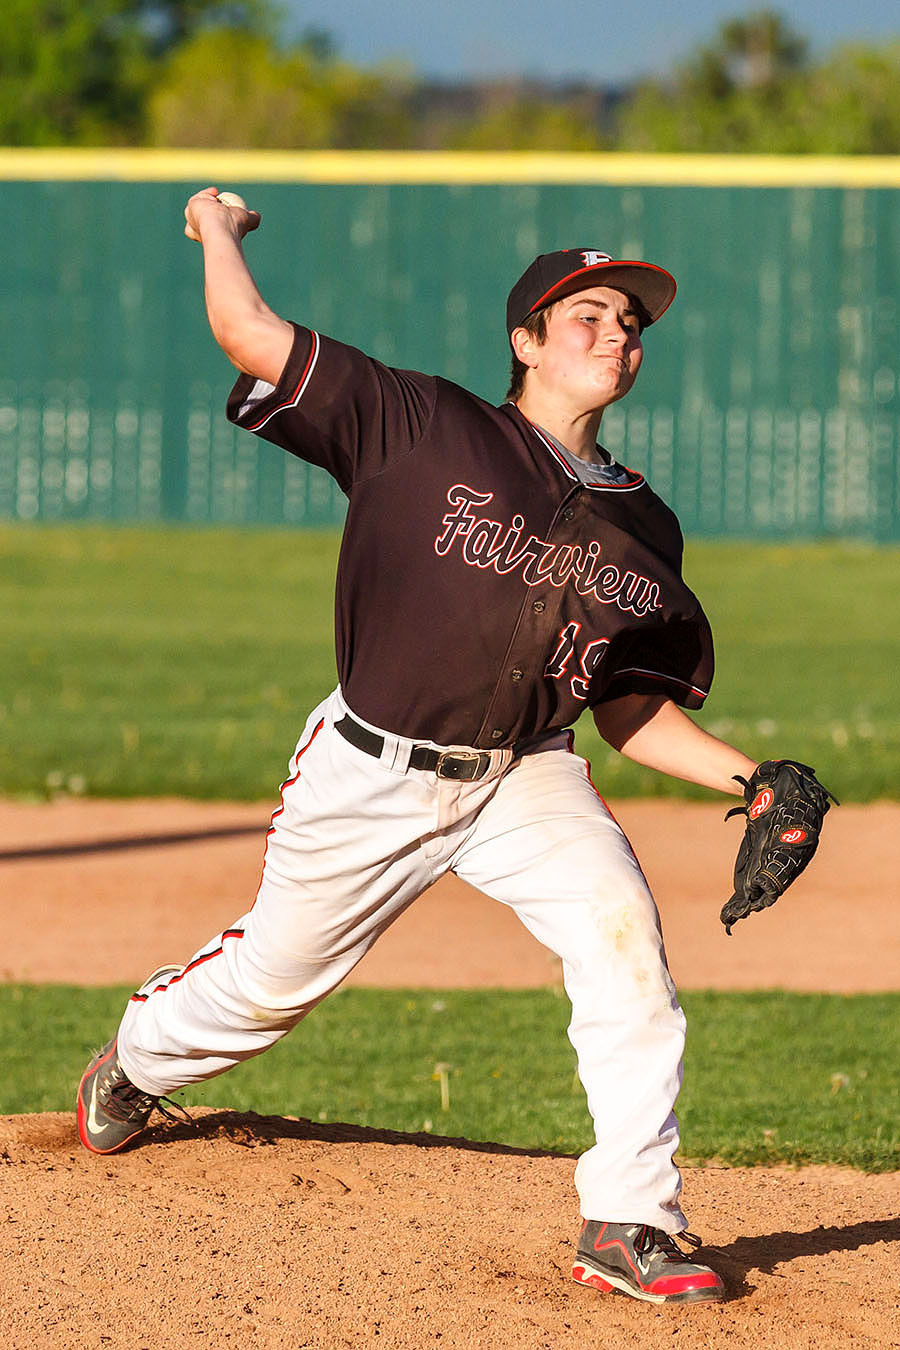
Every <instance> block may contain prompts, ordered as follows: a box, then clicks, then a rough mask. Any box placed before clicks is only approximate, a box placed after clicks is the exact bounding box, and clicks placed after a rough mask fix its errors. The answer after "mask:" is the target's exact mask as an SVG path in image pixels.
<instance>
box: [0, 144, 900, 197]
mask: <svg viewBox="0 0 900 1350" xmlns="http://www.w3.org/2000/svg"><path fill="white" fill-rule="evenodd" d="M0 179H5V180H7V181H14V180H18V181H23V180H26V181H54V180H68V181H78V180H81V181H85V182H87V181H94V182H96V181H104V180H105V181H123V182H127V181H133V182H185V183H191V184H194V185H196V186H197V187H205V186H206V185H207V184H210V183H214V184H216V185H217V186H225V185H226V184H234V183H235V182H242V183H251V182H252V183H534V184H540V183H570V184H573V185H579V186H583V185H589V184H598V185H599V184H609V185H612V186H618V185H620V184H629V183H631V184H641V185H644V186H648V187H652V186H664V185H668V186H672V187H679V186H680V187H859V188H863V187H887V188H896V187H900V155H883V156H879V155H843V156H838V155H634V154H590V153H568V154H532V153H529V152H527V151H522V152H509V153H502V154H495V153H491V152H464V153H458V152H455V151H437V150H436V151H418V150H411V151H405V150H396V151H371V150H149V149H147V150H144V149H142V150H108V149H102V150H92V149H18V148H8V149H0Z"/></svg>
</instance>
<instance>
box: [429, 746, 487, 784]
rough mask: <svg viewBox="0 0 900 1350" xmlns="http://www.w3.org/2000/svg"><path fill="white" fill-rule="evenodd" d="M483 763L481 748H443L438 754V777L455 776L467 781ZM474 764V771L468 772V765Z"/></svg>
mask: <svg viewBox="0 0 900 1350" xmlns="http://www.w3.org/2000/svg"><path fill="white" fill-rule="evenodd" d="M480 763H481V751H479V750H442V751H441V753H440V754H439V755H438V762H437V766H436V768H435V770H434V771H435V773H436V774H437V776H438V778H455V779H458V780H459V781H461V782H467V781H468V780H469V779H472V778H474V777H475V776H476V772H477V769H478V766H479V764H480ZM470 764H472V765H473V766H474V771H473V772H472V773H466V772H465V769H466V768H467V767H468V765H470Z"/></svg>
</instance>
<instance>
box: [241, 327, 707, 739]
mask: <svg viewBox="0 0 900 1350" xmlns="http://www.w3.org/2000/svg"><path fill="white" fill-rule="evenodd" d="M228 416H229V418H230V420H231V421H233V422H235V423H236V424H237V425H238V426H240V427H243V428H246V429H247V430H249V431H253V432H255V433H256V434H257V435H259V436H262V437H265V438H266V439H267V440H269V441H272V442H273V443H274V444H275V445H278V446H280V447H282V449H284V450H287V451H289V452H290V453H291V454H294V455H297V456H299V457H300V458H301V459H304V460H306V461H308V462H309V463H312V464H317V465H320V466H321V467H322V468H324V469H327V470H328V472H329V473H331V474H332V475H333V476H334V478H335V479H336V481H337V483H338V484H339V486H340V487H341V489H342V490H343V491H344V493H345V494H346V495H347V498H348V501H349V506H348V511H347V519H346V524H345V527H344V535H343V541H342V545H341V553H340V560H339V564H338V574H337V585H336V599H335V606H336V641H337V665H338V675H339V679H340V683H341V688H342V692H343V695H344V697H345V699H346V701H347V704H348V706H349V707H350V709H351V710H352V711H353V712H355V713H356V714H357V715H358V716H359V717H361V718H362V719H363V720H364V721H367V722H369V723H371V724H372V725H374V726H376V727H381V728H383V729H384V730H387V731H391V732H394V733H395V734H397V735H401V736H407V737H411V738H413V739H419V740H430V741H434V742H436V743H437V744H439V745H464V746H475V747H477V748H480V749H497V748H502V747H506V746H512V745H514V744H515V743H516V742H517V741H520V740H523V739H526V738H530V737H533V736H539V735H541V734H542V733H544V732H547V731H550V730H553V729H557V728H562V727H567V726H570V725H571V724H572V723H573V722H575V721H576V720H577V718H578V717H579V716H580V714H581V713H582V712H583V711H584V709H585V708H587V707H594V706H596V705H597V704H599V703H601V702H603V701H604V700H607V699H614V698H618V697H620V696H622V695H624V694H628V693H633V692H655V693H664V694H667V695H669V696H670V697H671V698H672V699H673V700H674V701H675V702H677V703H680V704H682V705H683V706H685V707H687V708H697V707H700V705H701V704H702V702H703V699H704V698H705V696H706V693H707V690H708V688H709V683H710V680H711V678H712V672H713V651H712V639H711V636H710V631H709V625H708V623H707V621H706V618H705V616H704V614H703V611H702V609H701V608H700V605H699V603H698V601H697V599H696V597H695V596H694V595H693V594H692V592H691V591H690V590H689V589H688V588H687V586H686V585H685V584H684V581H683V580H682V577H681V559H682V547H683V541H682V536H681V531H680V529H679V526H678V522H677V520H676V518H675V516H674V514H673V513H672V511H670V510H669V508H668V507H667V506H666V505H665V504H664V503H663V502H662V501H661V500H660V498H659V497H657V496H656V494H655V493H654V492H653V491H651V489H650V487H649V486H648V484H647V483H646V481H645V480H644V478H643V477H642V476H641V475H640V474H638V473H634V472H631V471H626V472H623V473H621V474H619V475H618V476H617V481H615V482H604V483H598V484H585V483H582V482H580V481H579V480H578V477H577V475H576V474H575V473H573V471H572V469H571V468H570V467H569V465H568V464H567V463H566V461H565V459H564V457H563V456H562V455H561V454H560V453H559V451H558V450H557V449H556V448H555V447H554V445H553V443H552V441H551V440H550V439H549V438H548V437H547V436H546V435H544V434H543V433H542V432H541V430H540V429H539V428H537V427H536V426H535V425H534V424H533V423H531V422H529V421H528V419H527V418H526V417H525V416H524V415H523V414H522V413H521V412H520V411H519V409H518V408H517V407H516V406H515V404H513V403H505V404H503V405H502V406H500V407H494V406H493V405H492V404H490V403H487V402H485V401H484V400H482V399H480V398H478V397H476V396H475V395H474V394H472V393H470V392H468V391H467V390H465V389H463V388H461V387H460V386H458V385H456V384H453V383H451V382H449V381H447V380H444V379H441V378H439V377H435V376H429V375H422V374H419V373H417V372H415V371H405V370H395V369H393V368H391V367H389V366H385V365H382V364H381V363H380V362H378V361H375V360H373V359H372V358H371V357H369V356H366V355H365V354H364V353H363V352H360V351H358V350H356V349H355V348H353V347H349V346H346V345H345V344H343V343H340V342H336V341H334V340H333V339H330V338H327V337H322V336H320V335H319V334H318V333H315V332H313V331H312V330H310V329H308V328H303V327H300V326H299V325H297V326H295V332H294V343H293V348H292V351H291V355H290V357H289V359H288V362H287V365H286V366H285V369H284V371H283V373H282V376H281V379H280V381H279V383H278V385H277V387H275V388H273V387H272V386H271V385H270V384H267V383H265V382H262V381H258V380H254V379H253V378H252V377H250V376H241V377H240V378H239V379H238V381H237V383H236V384H235V386H234V389H233V390H232V392H231V396H230V398H229V401H228Z"/></svg>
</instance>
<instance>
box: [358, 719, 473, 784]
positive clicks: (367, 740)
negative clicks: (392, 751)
mask: <svg viewBox="0 0 900 1350" xmlns="http://www.w3.org/2000/svg"><path fill="white" fill-rule="evenodd" d="M334 726H335V730H336V731H339V732H340V733H341V735H342V736H343V738H344V740H345V741H349V742H350V744H351V745H355V746H356V748H357V750H364V751H365V752H366V754H367V755H374V757H375V758H376V759H380V758H381V752H382V750H383V749H384V737H383V736H379V735H378V733H377V731H370V730H369V728H368V727H363V726H360V724H359V722H357V721H356V720H355V719H354V718H352V717H351V716H350V715H349V714H345V715H344V716H343V717H342V718H341V720H340V721H339V722H335V724H334ZM490 764H491V754H490V751H489V750H435V749H434V748H433V747H432V746H430V745H414V746H413V748H412V750H411V751H410V755H409V767H410V768H411V769H424V770H425V771H426V773H434V774H437V776H438V778H453V779H455V780H456V782H458V783H472V782H474V781H475V780H476V779H478V778H483V777H484V775H485V774H486V773H487V771H488V769H489V768H490Z"/></svg>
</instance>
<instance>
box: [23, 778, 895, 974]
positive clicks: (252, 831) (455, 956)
mask: <svg viewBox="0 0 900 1350" xmlns="http://www.w3.org/2000/svg"><path fill="white" fill-rule="evenodd" d="M613 809H614V810H615V812H616V814H617V817H618V819H619V821H620V823H621V825H622V827H623V829H624V830H625V832H626V833H627V834H628V836H629V838H630V839H631V841H632V843H633V845H634V847H635V850H636V852H637V855H638V857H639V858H640V860H641V863H642V865H643V868H644V871H645V872H646V874H647V877H648V879H649V881H650V884H651V886H652V887H653V890H654V893H655V895H656V897H657V900H658V903H659V907H660V911H661V913H662V920H663V929H664V931H665V935H666V947H667V950H668V954H669V964H670V966H671V968H672V972H673V974H674V976H675V979H676V981H677V982H678V984H680V985H681V986H682V987H684V988H688V989H707V988H708V989H755V988H784V989H807V990H833V991H837V992H840V993H853V992H865V991H873V990H882V989H897V988H900V904H898V895H897V882H896V841H897V839H898V837H900V803H882V804H879V805H875V806H868V807H860V806H842V807H840V808H837V809H834V810H832V811H831V812H830V814H829V816H828V819H827V821H826V828H825V832H824V835H823V839H822V844H821V847H820V849H819V852H818V855H817V856H816V858H815V860H814V862H813V864H812V865H811V867H810V868H809V870H808V871H807V872H805V873H804V875H803V876H801V877H800V879H799V880H798V881H797V882H796V884H795V885H794V887H793V888H792V890H791V892H790V894H789V895H788V896H787V897H785V899H784V900H783V901H782V902H781V903H780V904H778V905H776V906H775V908H774V909H771V910H769V911H768V912H767V913H766V914H764V915H761V916H760V915H754V916H751V918H750V919H748V920H746V921H745V922H744V923H741V924H740V925H738V927H737V928H736V929H735V932H734V935H733V936H732V937H731V938H726V937H725V934H724V930H723V928H722V926H721V924H720V923H719V921H718V917H717V916H718V912H719V909H720V907H721V905H722V902H723V900H725V899H726V897H727V896H728V895H729V894H730V890H731V887H730V879H731V870H732V866H733V863H734V854H735V851H736V848H737V843H738V840H739V839H740V837H741V828H742V827H741V823H740V820H739V819H735V820H730V821H729V822H728V823H727V824H725V823H724V822H723V815H724V808H723V807H721V806H718V805H707V804H696V803H695V804H689V803H684V802H678V803H675V802H667V801H627V802H622V803H613ZM270 813H271V806H270V805H259V806H253V805H250V806H235V805H228V804H222V803H218V804H213V805H206V804H204V803H202V802H183V801H153V802H142V801H125V802H91V801H78V800H72V799H61V800H59V801H56V802H53V803H52V804H49V805H46V804H45V805H38V804H27V803H17V802H2V801H0V922H2V923H3V929H2V931H3V933H4V942H3V948H2V952H0V979H5V980H29V981H35V982H40V981H59V982H73V983H83V984H117V983H122V984H135V985H136V984H138V983H140V981H141V980H142V979H143V978H144V976H145V975H146V974H147V973H148V971H150V970H152V969H153V968H154V967H155V966H157V965H160V964H161V963H162V962H166V961H172V960H176V961H184V960H186V959H187V958H188V957H189V956H190V955H191V954H192V953H193V952H194V951H196V950H197V949H198V948H199V947H200V946H201V945H203V944H204V943H205V942H207V941H208V940H209V938H211V937H213V936H214V935H215V934H216V933H219V932H221V931H222V929H223V928H225V927H227V926H228V925H229V924H230V923H232V922H233V921H234V920H235V919H236V918H238V917H239V916H240V915H242V914H244V913H245V912H246V910H247V909H248V908H249V905H250V903H251V902H252V899H253V896H254V894H255V893H256V887H257V885H258V883H259V874H260V867H261V864H262V856H263V847H264V843H265V839H264V835H265V829H266V827H267V825H268V823H269V819H270ZM558 979H559V969H558V963H557V962H556V961H555V959H554V958H553V957H551V956H550V955H549V954H548V953H547V952H546V951H545V950H544V948H543V947H541V946H540V945H539V944H538V943H537V942H535V940H534V939H533V938H532V937H530V936H529V934H528V933H527V932H526V931H525V929H524V928H523V927H522V925H521V924H520V923H519V921H518V920H517V919H516V918H515V916H514V915H513V914H512V913H511V912H510V911H509V910H507V909H505V908H504V906H502V905H499V904H496V903H495V902H494V901H491V900H488V899H486V898H485V897H484V896H482V895H480V894H479V893H478V892H476V891H473V890H472V889H470V888H469V887H468V886H464V885H463V884H462V883H460V882H457V881H456V880H455V879H453V878H448V879H446V880H445V881H442V882H440V883H439V884H438V885H437V886H436V887H434V888H433V889H432V890H431V891H430V892H429V893H428V894H427V895H425V896H423V897H422V899H421V900H419V901H418V902H417V903H416V904H415V905H413V906H412V908H411V909H409V910H407V912H406V913H405V914H404V915H402V917H401V918H400V919H399V920H398V921H397V923H396V924H395V925H394V927H393V928H392V929H391V930H390V931H389V932H388V933H387V934H385V936H384V937H383V938H382V939H381V940H380V942H379V943H378V944H377V945H376V946H375V947H374V948H373V950H372V951H371V952H369V954H368V955H367V956H366V957H365V959H364V960H363V962H362V963H361V965H360V966H359V967H358V968H357V970H356V972H355V973H354V975H353V976H351V981H352V982H355V983H359V984H370V985H382V986H384V985H394V986H397V985H399V986H403V985H409V986H416V985H421V986H430V987H435V988H439V987H443V988H461V987H466V986H468V987H482V986H494V987H498V988H511V987H520V988H521V987H530V986H534V985H545V984H550V983H553V982H556V981H557V980H558Z"/></svg>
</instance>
